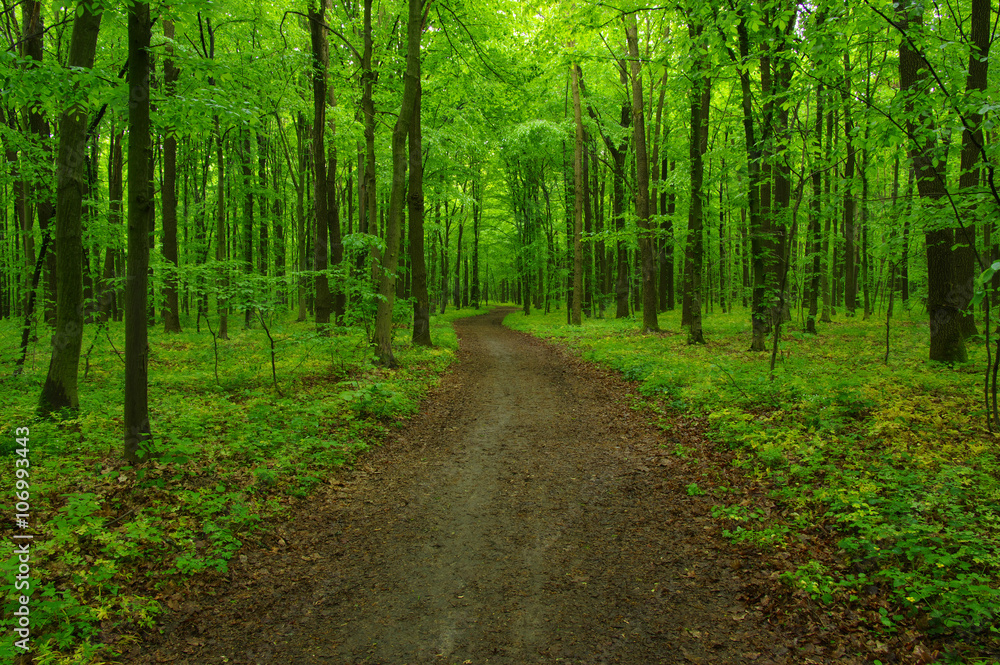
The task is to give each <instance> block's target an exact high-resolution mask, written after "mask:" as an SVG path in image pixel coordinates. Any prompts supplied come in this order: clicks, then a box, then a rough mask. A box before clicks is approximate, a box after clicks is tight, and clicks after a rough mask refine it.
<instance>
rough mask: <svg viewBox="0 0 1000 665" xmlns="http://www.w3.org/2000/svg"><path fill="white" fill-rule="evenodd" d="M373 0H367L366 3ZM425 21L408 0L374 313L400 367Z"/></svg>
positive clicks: (381, 355)
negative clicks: (400, 309) (404, 248)
mask: <svg viewBox="0 0 1000 665" xmlns="http://www.w3.org/2000/svg"><path fill="white" fill-rule="evenodd" d="M370 2H371V0H366V3H365V4H366V6H368V5H370ZM422 23H423V14H422V12H421V2H420V0H409V17H408V20H407V26H406V75H405V76H404V78H403V99H402V102H401V104H400V108H399V117H398V118H396V126H395V127H394V128H393V132H392V189H391V191H390V194H389V211H388V212H389V214H388V219H387V221H386V229H385V257H384V261H383V265H382V271H381V275H380V283H379V295H380V296H381V297H380V299H379V303H378V312H377V314H376V317H375V340H376V344H377V350H376V355H377V356H378V360H379V363H380V364H381V365H383V366H385V367H397V366H398V365H399V363H398V362H397V361H396V358H395V356H393V353H392V307H393V302H394V299H395V295H396V288H395V280H396V267H397V263H398V258H399V235H400V233H399V231H400V218H401V215H402V210H403V190H404V188H405V187H406V162H407V153H406V151H407V135H408V134H409V132H410V128H411V127H412V124H413V120H414V117H415V116H416V106H417V91H418V89H419V83H420V67H419V62H420V34H421V27H422Z"/></svg>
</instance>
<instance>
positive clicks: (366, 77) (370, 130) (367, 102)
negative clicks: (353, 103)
mask: <svg viewBox="0 0 1000 665" xmlns="http://www.w3.org/2000/svg"><path fill="white" fill-rule="evenodd" d="M363 27H364V40H365V45H364V52H363V54H362V56H361V83H362V93H361V111H362V113H363V115H364V120H365V169H364V178H365V186H364V190H363V191H364V201H363V202H362V213H361V214H362V215H363V217H364V224H363V228H362V232H363V233H370V234H372V235H378V224H377V223H376V221H375V215H376V210H377V201H376V198H375V197H376V195H377V192H376V191H375V101H374V99H373V98H372V88H373V86H374V85H375V71H374V70H373V69H372V49H373V46H372V0H364V26H363ZM386 240H388V238H386ZM370 255H371V278H372V281H373V282H375V283H378V269H379V266H380V257H379V255H378V249H376V248H375V247H374V246H372V248H371V252H370Z"/></svg>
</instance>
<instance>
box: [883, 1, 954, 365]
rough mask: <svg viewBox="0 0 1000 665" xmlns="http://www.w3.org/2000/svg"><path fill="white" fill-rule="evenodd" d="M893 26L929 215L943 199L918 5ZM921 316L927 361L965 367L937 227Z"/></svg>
mask: <svg viewBox="0 0 1000 665" xmlns="http://www.w3.org/2000/svg"><path fill="white" fill-rule="evenodd" d="M897 19H898V21H897V25H898V26H899V28H900V30H901V31H902V32H903V39H902V40H901V41H900V42H899V87H900V90H901V91H902V92H903V94H905V95H906V110H905V113H906V128H907V132H908V134H909V135H910V149H909V151H910V161H911V162H912V163H913V169H914V171H915V173H916V181H917V191H918V192H919V194H920V197H921V198H922V199H923V200H924V201H925V202H926V205H927V207H928V208H929V209H930V210H932V211H939V210H940V209H941V207H942V206H943V204H944V199H945V195H946V187H945V186H946V180H945V178H946V172H945V169H946V161H945V159H943V158H942V153H941V151H940V146H939V145H938V140H937V134H936V132H935V131H934V123H933V119H932V118H931V114H932V109H931V108H930V105H929V104H926V103H925V102H924V100H922V99H920V97H921V96H922V95H925V94H927V92H928V88H929V85H928V80H927V77H928V73H927V66H926V63H925V62H924V61H923V58H922V56H921V54H920V52H919V51H918V50H917V49H916V48H915V42H914V41H913V39H914V37H916V36H917V35H918V34H919V32H920V27H921V26H922V24H923V5H921V4H919V3H917V2H913V0H901V1H900V3H899V4H898V5H897ZM924 240H925V243H926V245H927V312H928V314H929V317H930V359H931V360H937V361H941V362H965V361H966V360H967V359H968V354H967V352H966V349H965V340H964V338H963V336H962V327H961V318H960V316H959V312H960V311H961V307H962V304H963V299H962V298H961V296H960V294H959V293H958V291H957V290H956V289H954V288H953V285H954V284H955V255H954V252H953V251H952V246H953V245H954V244H955V234H954V232H953V230H952V229H951V228H950V227H942V225H941V223H940V221H935V222H934V223H931V224H929V225H928V228H927V231H925V233H924Z"/></svg>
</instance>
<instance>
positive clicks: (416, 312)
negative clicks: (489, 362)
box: [406, 59, 475, 346]
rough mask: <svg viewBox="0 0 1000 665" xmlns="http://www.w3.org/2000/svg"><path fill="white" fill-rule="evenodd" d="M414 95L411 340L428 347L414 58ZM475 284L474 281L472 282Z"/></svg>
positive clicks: (418, 102)
mask: <svg viewBox="0 0 1000 665" xmlns="http://www.w3.org/2000/svg"><path fill="white" fill-rule="evenodd" d="M416 66H417V98H416V101H415V102H414V108H413V121H412V124H411V126H410V135H409V140H408V150H409V160H410V167H409V174H408V178H409V186H408V187H407V197H406V203H407V212H408V213H409V214H408V217H409V223H408V225H407V231H408V233H409V241H410V243H409V244H410V270H411V271H412V273H411V274H412V277H411V279H412V286H411V288H410V292H411V294H412V296H413V343H414V344H417V345H419V346H431V345H432V342H431V301H430V296H429V295H428V293H427V264H426V262H425V260H424V164H423V147H422V136H423V133H422V131H421V127H420V122H421V120H420V106H421V98H422V97H423V92H422V86H421V84H420V60H419V59H418V60H417V63H416ZM473 283H475V282H473Z"/></svg>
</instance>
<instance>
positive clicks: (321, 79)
mask: <svg viewBox="0 0 1000 665" xmlns="http://www.w3.org/2000/svg"><path fill="white" fill-rule="evenodd" d="M325 4H326V3H325V2H323V3H321V4H320V7H319V9H318V10H316V9H313V10H310V12H309V36H310V41H311V43H312V53H313V72H312V79H313V80H312V84H313V127H312V130H313V131H312V143H313V145H312V153H313V154H312V156H313V212H314V214H315V215H316V242H315V244H314V246H313V270H315V271H316V329H317V330H318V331H319V332H321V333H323V334H327V335H328V334H329V333H330V312H331V310H332V309H333V304H332V302H331V299H330V285H329V282H328V281H327V277H326V272H325V271H326V268H327V234H328V233H329V217H328V199H327V191H326V190H327V183H326V147H325V144H324V136H325V133H326V97H327V91H326V85H327V82H326V69H327V64H328V61H329V47H328V44H327V38H326V24H325V22H324V21H325V16H326V7H325Z"/></svg>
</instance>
